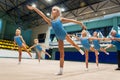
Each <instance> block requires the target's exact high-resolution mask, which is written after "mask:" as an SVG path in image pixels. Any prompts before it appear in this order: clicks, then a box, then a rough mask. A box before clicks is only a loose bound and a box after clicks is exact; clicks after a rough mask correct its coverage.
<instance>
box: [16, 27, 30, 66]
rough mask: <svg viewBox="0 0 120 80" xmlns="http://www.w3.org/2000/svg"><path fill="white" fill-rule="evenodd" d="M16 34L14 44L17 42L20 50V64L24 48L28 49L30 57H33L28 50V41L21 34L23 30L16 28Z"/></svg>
mask: <svg viewBox="0 0 120 80" xmlns="http://www.w3.org/2000/svg"><path fill="white" fill-rule="evenodd" d="M15 34H16V36H15V37H14V46H15V44H17V45H18V52H19V64H20V63H21V57H22V48H23V49H24V50H25V51H27V53H28V54H29V55H30V57H31V58H32V55H31V53H30V52H29V51H28V50H27V48H26V43H25V41H24V40H23V37H22V36H21V30H20V29H16V33H15Z"/></svg>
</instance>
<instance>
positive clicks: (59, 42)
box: [57, 40, 64, 75]
mask: <svg viewBox="0 0 120 80" xmlns="http://www.w3.org/2000/svg"><path fill="white" fill-rule="evenodd" d="M58 46H59V51H60V71H59V72H58V73H57V75H62V73H63V66H64V43H63V41H62V40H58Z"/></svg>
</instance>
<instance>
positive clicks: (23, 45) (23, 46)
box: [22, 44, 32, 58]
mask: <svg viewBox="0 0 120 80" xmlns="http://www.w3.org/2000/svg"><path fill="white" fill-rule="evenodd" d="M22 48H23V49H24V50H25V51H26V52H27V53H28V54H29V55H30V57H31V58H32V55H31V53H30V52H29V51H28V50H27V48H26V45H25V44H22Z"/></svg>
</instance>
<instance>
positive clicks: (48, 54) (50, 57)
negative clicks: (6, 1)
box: [42, 50, 51, 58]
mask: <svg viewBox="0 0 120 80" xmlns="http://www.w3.org/2000/svg"><path fill="white" fill-rule="evenodd" d="M42 52H43V53H45V54H46V55H48V56H49V58H51V55H49V54H48V53H47V52H46V51H44V50H42Z"/></svg>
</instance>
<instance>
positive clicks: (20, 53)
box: [18, 47, 22, 63]
mask: <svg viewBox="0 0 120 80" xmlns="http://www.w3.org/2000/svg"><path fill="white" fill-rule="evenodd" d="M18 52H19V63H20V62H21V58H22V50H21V47H18Z"/></svg>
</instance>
